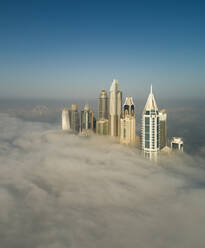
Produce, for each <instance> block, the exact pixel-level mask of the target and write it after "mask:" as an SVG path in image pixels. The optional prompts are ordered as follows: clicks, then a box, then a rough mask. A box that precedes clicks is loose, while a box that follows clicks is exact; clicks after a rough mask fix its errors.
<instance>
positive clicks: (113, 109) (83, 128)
mask: <svg viewBox="0 0 205 248" xmlns="http://www.w3.org/2000/svg"><path fill="white" fill-rule="evenodd" d="M62 129H63V130H72V131H73V132H74V133H79V132H80V133H81V134H82V135H89V133H91V132H96V134H97V135H109V136H111V137H115V138H116V139H118V140H119V142H120V143H121V144H126V145H131V146H137V145H138V146H139V144H137V143H139V139H137V136H136V115H135V105H134V101H133V98H132V97H131V96H128V97H126V98H125V102H124V104H123V105H122V91H121V90H120V86H119V82H118V81H117V80H115V79H114V80H113V82H112V84H111V87H110V90H109V93H107V91H106V90H104V89H103V90H101V92H100V95H99V101H98V119H97V121H96V120H95V117H94V113H93V112H92V111H91V110H90V108H89V105H88V104H86V105H85V107H84V109H83V110H82V111H81V114H79V111H78V106H77V104H72V106H71V109H68V108H65V109H63V111H62ZM140 140H141V142H140V144H141V145H140V147H141V149H142V150H143V151H144V154H145V156H146V157H151V156H152V155H153V156H154V154H157V153H158V152H159V151H160V150H164V151H167V150H170V148H169V147H168V146H167V145H168V139H167V113H166V110H165V109H162V110H161V111H159V110H158V107H157V103H156V100H155V97H154V94H153V91H152V86H151V87H150V93H149V96H148V99H147V102H146V104H145V107H144V110H143V112H142V125H141V137H140ZM171 149H173V150H179V151H183V140H182V139H181V138H179V137H174V138H172V140H171Z"/></svg>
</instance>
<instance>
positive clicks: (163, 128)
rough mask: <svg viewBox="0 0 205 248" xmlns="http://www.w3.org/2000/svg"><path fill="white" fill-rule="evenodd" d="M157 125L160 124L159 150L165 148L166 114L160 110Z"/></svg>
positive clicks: (163, 110)
mask: <svg viewBox="0 0 205 248" xmlns="http://www.w3.org/2000/svg"><path fill="white" fill-rule="evenodd" d="M159 123H160V149H163V148H164V147H165V146H167V112H166V110H165V109H162V110H161V111H160V112H159Z"/></svg>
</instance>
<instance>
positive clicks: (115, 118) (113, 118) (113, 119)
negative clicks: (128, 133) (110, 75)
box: [109, 79, 122, 137]
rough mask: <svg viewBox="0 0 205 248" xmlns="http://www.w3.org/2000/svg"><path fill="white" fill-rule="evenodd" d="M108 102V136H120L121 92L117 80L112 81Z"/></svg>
mask: <svg viewBox="0 0 205 248" xmlns="http://www.w3.org/2000/svg"><path fill="white" fill-rule="evenodd" d="M109 98H110V102H109V134H110V136H118V137H119V136H120V118H121V111H122V91H120V86H119V83H118V81H117V80H115V79H114V80H113V82H112V85H111V87H110V97H109Z"/></svg>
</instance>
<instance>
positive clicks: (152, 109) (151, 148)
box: [142, 85, 160, 153]
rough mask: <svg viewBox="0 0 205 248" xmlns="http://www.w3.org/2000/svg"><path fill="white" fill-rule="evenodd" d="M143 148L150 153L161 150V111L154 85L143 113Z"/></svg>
mask: <svg viewBox="0 0 205 248" xmlns="http://www.w3.org/2000/svg"><path fill="white" fill-rule="evenodd" d="M142 150H144V151H145V152H148V153H150V152H158V151H159V150H160V127H159V111H158V107H157V104H156V101H155V97H154V94H153V92H152V85H151V86H150V94H149V96H148V99H147V102H146V105H145V107H144V110H143V113H142Z"/></svg>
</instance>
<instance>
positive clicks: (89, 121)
mask: <svg viewBox="0 0 205 248" xmlns="http://www.w3.org/2000/svg"><path fill="white" fill-rule="evenodd" d="M93 118H94V116H93V112H92V111H91V110H90V108H89V105H88V104H86V105H85V107H84V109H83V110H82V111H81V119H80V120H81V125H80V126H81V132H85V133H87V132H88V131H89V130H93Z"/></svg>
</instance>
